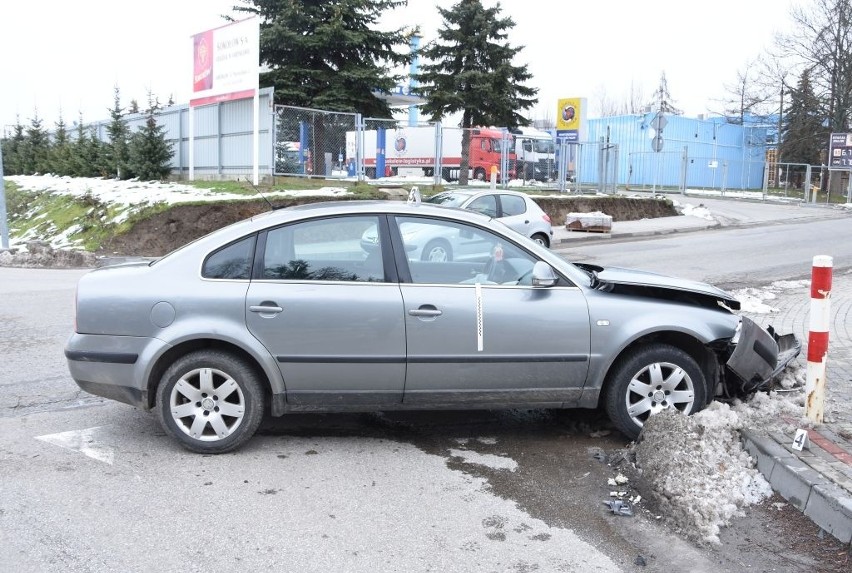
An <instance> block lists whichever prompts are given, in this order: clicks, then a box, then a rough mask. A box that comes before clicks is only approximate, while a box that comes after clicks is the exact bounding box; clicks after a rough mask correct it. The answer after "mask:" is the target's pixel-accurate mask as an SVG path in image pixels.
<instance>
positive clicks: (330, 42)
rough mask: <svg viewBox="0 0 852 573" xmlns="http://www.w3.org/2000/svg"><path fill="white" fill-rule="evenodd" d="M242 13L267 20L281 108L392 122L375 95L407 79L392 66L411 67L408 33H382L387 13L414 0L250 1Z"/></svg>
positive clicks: (267, 77)
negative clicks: (381, 21)
mask: <svg viewBox="0 0 852 573" xmlns="http://www.w3.org/2000/svg"><path fill="white" fill-rule="evenodd" d="M245 3H246V4H247V5H246V6H235V7H234V10H235V11H237V12H248V13H252V14H257V15H259V17H260V19H261V24H260V62H261V64H262V65H263V66H265V68H266V69H267V70H268V71H265V72H264V73H262V74H261V76H260V80H261V84H263V85H271V86H273V87H274V88H275V103H277V104H284V105H294V106H301V107H313V108H319V109H326V110H334V111H346V112H352V111H356V112H360V113H362V114H364V115H365V116H371V117H391V110H390V108H389V107H388V105H387V102H386V101H385V100H383V99H381V98H379V97H377V96H376V95H375V93H374V90H383V91H390V90H391V89H392V88H394V87H395V86H396V84H397V81H398V80H399V79H401V76H398V75H393V74H392V73H391V72H390V71H389V68H392V67H394V66H399V65H402V64H405V63H407V62H408V61H409V56H408V55H407V54H403V53H400V52H399V51H398V50H397V48H398V47H402V46H405V45H407V42H408V36H407V35H406V33H405V31H404V30H403V29H400V30H393V31H390V32H382V31H378V30H377V29H375V28H376V25H377V23H378V22H379V18H380V16H381V15H382V14H383V13H384V12H385V11H387V10H389V9H392V8H397V7H400V6H405V5H406V4H407V0H312V1H310V2H293V0H246V1H245Z"/></svg>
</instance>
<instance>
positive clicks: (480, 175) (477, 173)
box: [473, 167, 485, 181]
mask: <svg viewBox="0 0 852 573" xmlns="http://www.w3.org/2000/svg"><path fill="white" fill-rule="evenodd" d="M473 178H474V179H476V180H477V181H485V169H483V168H482V167H477V168H476V169H474V170H473Z"/></svg>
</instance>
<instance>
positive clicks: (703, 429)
mask: <svg viewBox="0 0 852 573" xmlns="http://www.w3.org/2000/svg"><path fill="white" fill-rule="evenodd" d="M803 382H804V380H803V374H802V373H801V368H800V367H799V366H798V365H796V364H794V365H793V366H792V367H791V368H789V369H788V371H787V372H785V375H784V379H783V380H782V381H781V383H780V384H781V386H784V387H792V386H801V384H802V383H803ZM802 413H803V409H802V394H801V392H796V393H793V394H782V393H778V392H772V393H770V394H766V393H758V394H755V395H754V396H751V397H750V399H749V400H748V401H747V402H740V401H735V402H734V404H733V405H727V404H724V403H721V402H713V403H711V404H710V405H709V406H708V407H707V408H706V409H705V410H703V411H701V412H699V413H697V414H695V415H693V416H683V415H681V414H680V413H678V412H676V411H674V410H665V411H663V412H661V413H660V414H658V415H656V416H653V417H651V418H650V419H649V420H648V421H647V422H646V423H645V426H644V428H643V430H642V434H641V436H640V438H639V442H638V443H637V444H636V446H634V449H635V454H636V465H637V466H638V468H639V471H640V472H641V473H642V475H643V477H644V479H645V480H646V481H647V483H648V484H649V486H650V487H651V488H652V491H651V496H652V497H653V498H654V499H655V500H656V502H657V503H658V504H659V506H660V510H661V512H662V513H664V514H665V515H666V516H667V518H668V519H670V520H671V522H672V523H673V524H675V525H676V526H677V527H678V528H679V529H680V530H682V532H683V533H684V534H685V535H687V536H688V537H690V538H692V539H694V540H695V541H698V542H702V543H709V544H718V543H720V541H719V531H720V529H721V528H722V527H725V526H726V525H727V524H728V523H730V520H731V519H732V518H733V517H735V516H738V515H742V509H743V508H745V507H747V506H750V505H754V504H757V503H760V502H761V501H763V500H765V499H767V498H768V497H770V496H771V495H772V488H771V486H770V485H769V483H768V482H767V481H766V479H764V477H763V476H762V475H761V474H760V472H759V471H758V470H757V469H756V467H755V462H754V460H753V459H752V458H751V456H749V455H748V453H747V452H746V451H745V450H744V449H743V447H742V443H741V441H740V435H739V430H741V429H743V428H751V429H766V428H768V427H771V426H773V425H778V424H786V423H787V422H785V419H790V420H791V421H792V423H795V422H796V421H800V418H801V416H802Z"/></svg>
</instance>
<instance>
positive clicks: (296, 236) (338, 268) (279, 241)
mask: <svg viewBox="0 0 852 573" xmlns="http://www.w3.org/2000/svg"><path fill="white" fill-rule="evenodd" d="M262 278H264V279H269V280H294V281H346V282H376V281H384V280H385V276H384V266H383V262H382V249H381V238H380V235H379V221H378V217H375V216H358V217H355V216H353V217H333V218H328V219H316V220H312V221H305V222H302V223H295V224H293V225H286V226H284V227H278V228H276V229H272V230H270V231H269V232H268V233H267V237H266V249H265V250H264V253H263V269H262Z"/></svg>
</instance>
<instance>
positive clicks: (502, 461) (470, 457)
mask: <svg viewBox="0 0 852 573" xmlns="http://www.w3.org/2000/svg"><path fill="white" fill-rule="evenodd" d="M450 455H451V456H452V457H454V458H461V460H462V462H464V463H466V464H476V465H479V466H485V467H488V468H491V469H493V470H509V471H510V472H513V471H515V470H517V469H518V462H516V461H515V460H513V459H512V458H507V457H505V456H496V455H494V454H480V453H478V452H472V451H470V450H450Z"/></svg>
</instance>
